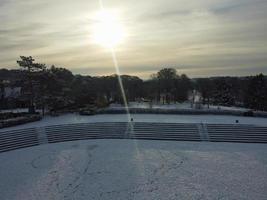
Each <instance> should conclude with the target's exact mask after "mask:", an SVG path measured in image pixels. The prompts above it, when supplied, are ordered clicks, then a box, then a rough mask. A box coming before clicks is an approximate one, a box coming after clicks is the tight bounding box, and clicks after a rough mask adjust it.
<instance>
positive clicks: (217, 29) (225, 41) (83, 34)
mask: <svg viewBox="0 0 267 200" xmlns="http://www.w3.org/2000/svg"><path fill="white" fill-rule="evenodd" d="M104 3H105V7H106V8H110V9H114V10H117V11H118V13H119V14H120V16H121V21H122V23H123V24H124V26H125V28H126V30H127V33H128V35H127V38H126V40H125V42H124V43H123V44H122V45H121V46H120V47H118V48H117V49H116V51H117V57H118V62H119V64H120V65H121V66H122V71H123V72H125V73H131V74H138V75H140V76H142V77H148V76H149V73H153V72H156V71H157V70H158V69H160V68H161V67H165V66H170V67H176V68H177V69H179V70H180V71H182V72H183V73H188V74H190V75H191V76H202V75H209V74H210V75H216V72H217V73H218V74H227V73H228V74H246V73H247V74H250V73H254V72H255V73H258V72H265V71H266V70H265V66H266V65H267V64H266V63H267V58H266V56H265V55H266V54H267V28H266V27H267V21H266V18H267V2H266V1H265V0H234V1H232V0H198V1H193V0H192V1H191V0H169V1H163V0H154V1H153V3H151V1H138V2H136V1H134V0H125V1H123V2H122V1H117V0H110V1H106V2H104ZM98 9H99V5H98V2H97V1H95V2H90V1H87V0H77V1H72V0H65V1H63V0H58V1H52V0H47V1H41V0H27V1H20V0H9V1H6V0H2V1H1V2H0V19H1V27H0V58H1V59H0V66H2V67H7V66H10V67H13V66H14V63H15V61H16V59H18V56H19V55H32V56H34V57H36V58H37V60H38V62H44V63H47V64H48V65H50V64H56V65H59V66H63V67H64V66H65V67H67V68H69V69H71V70H73V71H74V72H76V73H78V72H79V73H83V74H85V73H88V74H90V73H93V74H95V75H97V74H105V72H106V73H112V71H113V63H112V59H111V55H110V52H108V51H107V50H106V49H103V48H102V47H99V46H96V45H95V44H93V42H92V41H91V39H90V37H91V32H92V24H93V23H94V19H93V17H92V16H93V15H94V13H95V12H96V11H97V10H98ZM81 66H83V67H81ZM266 67H267V66H266Z"/></svg>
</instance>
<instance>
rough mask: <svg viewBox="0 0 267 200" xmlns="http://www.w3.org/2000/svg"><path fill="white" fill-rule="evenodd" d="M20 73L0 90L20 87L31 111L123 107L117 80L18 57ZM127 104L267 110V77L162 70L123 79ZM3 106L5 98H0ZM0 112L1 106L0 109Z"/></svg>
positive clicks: (7, 73) (9, 74) (5, 75)
mask: <svg viewBox="0 0 267 200" xmlns="http://www.w3.org/2000/svg"><path fill="white" fill-rule="evenodd" d="M17 63H18V65H19V67H20V69H19V70H6V69H2V70H0V89H1V88H2V89H1V90H3V88H4V86H5V82H4V80H6V79H9V80H16V82H18V84H19V85H20V86H21V87H22V91H23V95H22V97H21V99H23V100H24V101H25V102H26V104H27V106H28V108H29V112H35V108H42V109H43V110H44V109H45V108H48V109H50V110H60V109H64V108H69V109H70V108H73V109H77V108H82V107H85V106H87V105H89V104H91V105H95V106H97V107H105V106H107V105H109V104H110V103H113V102H117V103H123V99H122V94H121V90H120V87H119V83H118V77H117V76H118V75H116V74H114V75H110V76H82V75H74V74H72V72H71V71H69V70H67V69H65V68H61V67H55V66H51V67H47V66H46V65H45V64H40V63H36V62H35V60H34V59H33V58H32V57H31V56H30V57H25V56H21V57H20V59H19V60H18V61H17ZM121 79H122V82H123V86H124V90H125V95H126V98H127V100H128V101H149V102H161V103H166V104H168V103H173V102H185V101H188V100H190V101H192V98H194V97H195V96H196V95H197V96H199V97H200V98H199V101H200V102H201V103H202V104H203V105H211V104H212V105H222V106H242V107H246V108H250V109H255V110H263V111H267V78H266V76H264V75H263V74H259V75H256V76H248V77H211V78H195V79H190V78H189V77H188V76H187V75H186V74H180V75H179V74H178V73H177V71H176V70H175V69H173V68H163V69H161V70H160V71H158V72H157V73H156V74H153V75H151V77H150V78H149V79H148V80H142V79H140V78H139V77H137V76H129V75H121ZM0 101H1V104H2V105H4V101H5V100H4V99H3V98H1V99H0ZM2 107H3V106H2Z"/></svg>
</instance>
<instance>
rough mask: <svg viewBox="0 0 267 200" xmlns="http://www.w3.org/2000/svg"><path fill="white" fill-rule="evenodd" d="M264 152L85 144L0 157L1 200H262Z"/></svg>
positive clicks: (216, 146) (266, 175) (266, 174)
mask: <svg viewBox="0 0 267 200" xmlns="http://www.w3.org/2000/svg"><path fill="white" fill-rule="evenodd" d="M266 152H267V145H263V144H236V143H235V144H230V143H205V142H198V143H195V142H174V141H169V142H166V141H141V140H139V141H135V140H88V141H75V142H66V143H58V144H48V145H41V146H37V147H33V148H26V149H20V150H16V151H11V152H6V153H2V154H0V163H1V165H0V180H1V181H0V196H1V199H3V200H21V199H27V200H36V199H38V200H46V199H51V200H53V199H65V200H70V199H76V200H87V199H103V200H119V199H122V200H127V199H138V200H144V199H146V200H147V199H167V200H168V199H207V200H213V199H227V200H228V199H230V200H231V199H248V200H250V199H255V200H256V199H257V200H261V199H262V200H265V199H267V193H266V188H267V157H266Z"/></svg>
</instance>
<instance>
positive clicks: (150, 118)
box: [0, 114, 267, 132]
mask: <svg viewBox="0 0 267 200" xmlns="http://www.w3.org/2000/svg"><path fill="white" fill-rule="evenodd" d="M131 117H132V118H133V119H134V121H135V122H161V123H218V124H233V123H236V120H239V123H240V124H254V125H259V126H267V118H257V117H242V116H226V115H164V114H132V115H131ZM127 120H128V118H127V116H126V115H125V114H101V115H93V116H81V115H78V114H64V115H61V116H58V117H51V116H46V117H44V118H43V119H42V120H41V121H36V122H31V123H27V124H23V125H18V126H14V127H9V128H3V129H0V132H1V131H7V130H14V129H21V128H29V127H40V126H49V125H59V124H74V123H92V122H126V121H127Z"/></svg>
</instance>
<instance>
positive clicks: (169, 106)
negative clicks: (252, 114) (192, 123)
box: [109, 102, 249, 111]
mask: <svg viewBox="0 0 267 200" xmlns="http://www.w3.org/2000/svg"><path fill="white" fill-rule="evenodd" d="M128 106H129V108H155V109H179V110H192V109H195V108H192V106H191V103H189V102H184V103H176V104H173V103H172V104H152V105H151V104H150V103H148V102H140V103H139V102H130V103H129V105H128ZM123 107H124V106H123V105H122V104H111V105H110V107H109V108H110V109H121V108H123ZM218 109H219V110H226V111H248V110H249V109H247V108H242V107H227V106H213V105H210V106H209V108H208V106H207V105H204V106H202V110H218Z"/></svg>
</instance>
